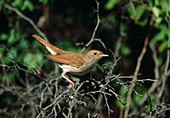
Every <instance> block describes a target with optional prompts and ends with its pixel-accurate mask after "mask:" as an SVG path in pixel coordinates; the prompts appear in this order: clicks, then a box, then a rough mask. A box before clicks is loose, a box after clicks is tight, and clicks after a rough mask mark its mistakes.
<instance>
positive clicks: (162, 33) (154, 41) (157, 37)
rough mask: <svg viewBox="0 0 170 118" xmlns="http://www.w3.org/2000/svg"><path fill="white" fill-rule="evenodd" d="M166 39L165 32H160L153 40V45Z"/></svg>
mask: <svg viewBox="0 0 170 118" xmlns="http://www.w3.org/2000/svg"><path fill="white" fill-rule="evenodd" d="M164 39H165V33H164V32H163V31H160V32H158V33H157V34H156V35H155V36H154V37H153V39H152V42H153V43H156V42H158V41H162V40H164Z"/></svg>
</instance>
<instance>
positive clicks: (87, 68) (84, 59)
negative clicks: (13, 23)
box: [32, 34, 109, 88]
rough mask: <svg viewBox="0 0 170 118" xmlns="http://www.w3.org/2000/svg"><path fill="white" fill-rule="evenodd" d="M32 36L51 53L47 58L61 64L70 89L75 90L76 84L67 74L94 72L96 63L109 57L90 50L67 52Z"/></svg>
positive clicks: (62, 74) (63, 75)
mask: <svg viewBox="0 0 170 118" xmlns="http://www.w3.org/2000/svg"><path fill="white" fill-rule="evenodd" d="M32 36H33V37H34V38H35V39H37V40H38V41H39V42H41V43H42V44H43V45H45V46H46V48H47V50H48V51H49V52H50V53H51V54H48V55H44V56H45V57H47V58H48V59H51V60H53V61H56V62H57V63H59V67H60V68H61V69H62V71H63V72H62V73H61V76H62V77H63V78H64V79H66V80H67V81H68V82H69V83H70V85H69V86H68V88H69V87H70V86H72V87H73V88H74V87H75V84H74V82H73V81H71V80H70V79H69V78H68V77H66V75H67V73H68V74H69V73H70V74H73V75H84V74H87V73H89V72H91V71H92V70H93V68H94V67H95V65H96V63H97V62H98V61H99V60H100V59H101V58H102V57H108V56H109V55H107V54H103V52H101V51H99V50H90V51H88V52H86V53H79V52H71V51H65V50H62V49H60V48H58V47H56V46H54V45H52V44H50V43H48V42H47V41H45V40H44V39H42V38H41V37H39V36H38V35H36V34H33V35H32Z"/></svg>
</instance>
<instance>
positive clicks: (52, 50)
mask: <svg viewBox="0 0 170 118" xmlns="http://www.w3.org/2000/svg"><path fill="white" fill-rule="evenodd" d="M32 36H33V37H34V38H35V39H37V40H38V41H40V42H41V43H42V44H44V45H45V46H46V48H47V49H48V51H49V52H50V53H51V54H59V53H68V52H67V51H64V50H61V49H59V48H57V47H55V46H54V45H52V44H50V43H48V42H47V41H45V40H44V39H42V38H41V37H39V36H37V35H35V34H33V35H32Z"/></svg>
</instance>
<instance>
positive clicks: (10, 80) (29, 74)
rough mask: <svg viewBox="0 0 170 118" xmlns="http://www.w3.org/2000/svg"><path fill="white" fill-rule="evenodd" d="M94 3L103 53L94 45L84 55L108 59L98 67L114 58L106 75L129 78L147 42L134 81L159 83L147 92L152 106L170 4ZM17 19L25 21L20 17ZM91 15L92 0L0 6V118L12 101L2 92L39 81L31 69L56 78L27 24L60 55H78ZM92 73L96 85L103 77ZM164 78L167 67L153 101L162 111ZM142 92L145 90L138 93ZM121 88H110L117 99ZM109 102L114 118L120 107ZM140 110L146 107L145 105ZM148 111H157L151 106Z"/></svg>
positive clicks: (6, 1) (6, 0) (17, 1)
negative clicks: (28, 81) (92, 52)
mask: <svg viewBox="0 0 170 118" xmlns="http://www.w3.org/2000/svg"><path fill="white" fill-rule="evenodd" d="M98 2H99V3H100V5H99V6H100V8H99V16H100V20H101V22H100V25H99V27H98V29H97V31H96V34H95V38H99V39H101V41H102V42H103V43H104V45H105V47H106V48H107V49H105V47H104V46H103V45H102V44H101V43H100V42H98V41H95V42H93V43H92V44H91V45H89V46H88V47H87V48H86V50H85V51H84V52H86V51H88V50H90V49H97V50H100V51H102V52H104V53H106V54H109V55H110V56H109V58H105V59H102V60H101V61H100V62H99V65H102V64H108V63H110V62H112V63H115V58H116V59H118V58H120V59H119V61H118V62H117V63H116V65H115V67H114V69H113V70H112V71H113V73H114V74H115V75H117V74H121V75H124V76H131V75H133V74H134V71H135V68H136V65H137V59H138V57H139V55H140V53H141V51H142V48H143V46H144V41H145V39H146V38H148V39H149V42H148V46H147V49H146V53H145V55H144V57H143V59H142V62H141V66H140V70H139V73H138V74H139V76H138V79H153V80H158V81H160V84H159V85H157V87H156V88H155V89H154V90H153V91H152V93H151V95H152V102H153V103H156V101H157V97H156V96H157V95H158V94H159V91H160V89H161V87H162V85H163V84H162V83H163V82H162V81H163V76H164V72H165V68H166V66H167V61H168V60H167V59H168V58H167V54H168V53H167V52H168V50H169V48H168V38H169V32H170V30H169V29H168V22H170V21H169V19H168V17H167V16H166V12H167V11H168V12H170V3H167V4H166V0H161V1H159V0H152V1H150V0H129V1H121V0H98ZM166 5H167V6H168V8H166ZM13 8H14V9H13ZM17 10H18V11H17ZM20 13H21V14H20ZM22 14H24V15H25V16H26V17H25V16H24V17H25V18H24V17H22ZM96 14H97V13H96V2H95V0H83V1H80V0H79V1H78V0H24V1H23V0H1V1H0V59H1V62H0V63H1V67H0V84H1V87H0V90H1V92H0V99H1V103H0V118H6V117H11V116H10V115H9V114H8V112H9V113H10V112H11V111H13V110H12V109H10V108H9V106H11V108H15V107H16V106H15V107H14V106H13V102H14V101H15V100H16V96H15V94H11V93H10V91H7V90H8V89H7V88H8V87H13V86H19V87H24V88H25V86H26V85H25V84H24V81H26V80H25V79H23V78H29V79H31V80H32V81H35V83H38V82H39V81H40V80H37V79H35V78H37V77H36V75H34V74H33V73H34V71H36V70H38V72H39V73H41V74H42V75H43V76H45V77H47V78H50V77H54V76H56V75H59V74H60V72H61V70H60V69H59V68H58V67H57V66H56V65H55V64H54V62H53V61H49V60H48V59H46V58H45V57H44V56H43V55H45V54H48V53H49V52H48V51H47V50H46V48H45V46H43V45H42V44H41V43H40V42H38V41H37V40H36V39H34V38H33V37H32V34H37V35H39V36H41V37H43V36H42V35H41V34H39V33H38V32H37V30H35V29H34V27H33V26H32V25H31V24H30V23H31V22H32V21H33V22H34V23H35V25H36V26H37V27H38V28H40V30H41V31H42V32H43V33H44V34H45V35H46V37H47V38H48V40H49V42H50V43H51V44H53V45H55V46H57V47H59V48H61V49H63V50H67V51H75V52H80V51H81V49H82V48H83V47H84V46H85V45H86V44H87V43H88V42H89V41H90V39H91V37H92V34H93V31H94V28H95V26H96V23H97V17H96ZM30 20H32V21H30ZM169 41H170V40H169ZM21 68H22V69H21ZM25 70H26V71H25ZM92 73H93V76H94V78H95V79H96V80H101V79H102V78H103V76H102V75H103V73H101V70H100V69H99V68H97V67H96V68H95V69H94V71H93V72H92ZM169 75H170V70H169V67H168V68H167V75H166V84H165V85H164V88H165V90H164V91H163V94H162V96H161V97H160V98H159V100H158V101H157V105H160V106H161V105H165V106H166V107H167V104H170V96H169V95H170V94H169V93H170V92H169V86H170V80H169V79H168V78H169ZM82 78H83V76H82ZM22 79H23V81H22ZM129 80H132V79H129ZM122 81H127V79H126V80H125V79H123V80H122ZM33 83H34V82H33ZM152 85H153V81H149V82H145V83H144V84H142V87H141V86H136V88H135V89H136V90H137V91H138V92H139V93H140V94H142V95H144V94H146V91H148V90H149V88H151V86H152ZM6 87H7V88H6ZM143 87H144V88H145V89H146V91H142V90H143ZM122 89H123V88H122V87H121V86H120V85H119V86H115V90H116V92H117V94H120V95H122V93H121V90H122ZM113 99H114V100H113V101H116V102H115V103H112V104H115V107H113V109H114V112H115V114H116V116H119V113H120V111H119V109H120V103H117V102H118V100H116V98H113ZM132 99H133V101H134V104H133V105H139V101H140V99H142V97H139V96H138V95H136V94H134V95H133V97H132ZM145 105H146V106H148V103H146V104H145ZM17 107H18V106H17ZM5 109H6V110H5ZM16 109H20V108H16ZM153 109H154V110H157V109H158V108H157V107H155V106H153ZM16 111H17V110H16ZM148 113H149V112H146V114H148ZM167 114H168V111H166V110H165V112H164V113H162V114H161V115H160V116H162V117H163V116H167ZM169 115H170V114H169Z"/></svg>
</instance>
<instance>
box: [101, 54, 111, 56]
mask: <svg viewBox="0 0 170 118" xmlns="http://www.w3.org/2000/svg"><path fill="white" fill-rule="evenodd" d="M101 56H102V57H108V56H109V55H107V54H102V55H101Z"/></svg>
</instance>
